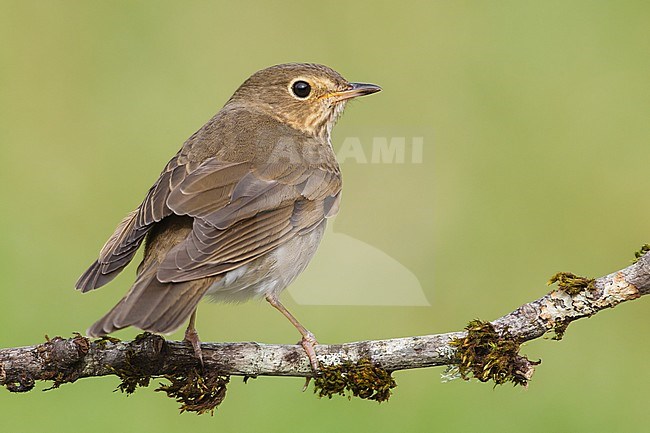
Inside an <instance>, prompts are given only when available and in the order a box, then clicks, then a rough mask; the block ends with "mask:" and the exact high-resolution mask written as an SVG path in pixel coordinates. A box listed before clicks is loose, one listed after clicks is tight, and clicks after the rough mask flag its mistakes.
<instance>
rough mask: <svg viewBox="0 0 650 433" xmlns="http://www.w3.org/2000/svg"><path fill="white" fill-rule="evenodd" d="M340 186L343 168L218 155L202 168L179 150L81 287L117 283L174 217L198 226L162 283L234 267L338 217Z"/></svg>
mask: <svg viewBox="0 0 650 433" xmlns="http://www.w3.org/2000/svg"><path fill="white" fill-rule="evenodd" d="M340 189H341V182H340V176H339V173H338V167H332V168H324V167H313V168H306V167H303V166H300V165H295V164H289V163H272V164H265V165H263V166H260V167H258V168H257V169H253V168H252V166H251V164H250V163H249V162H243V163H224V162H221V161H219V160H217V159H216V158H210V159H208V160H206V161H205V162H204V163H203V164H201V165H200V166H198V167H196V165H195V164H193V163H191V162H189V161H187V158H185V157H184V155H183V154H182V153H179V154H178V155H177V156H176V157H175V158H174V159H172V160H171V161H170V162H169V164H168V165H167V167H166V168H165V170H164V171H163V173H162V174H161V176H160V178H159V180H158V181H157V182H156V184H155V185H154V186H153V187H152V188H151V189H150V190H149V193H148V194H147V197H146V198H145V200H144V201H143V202H142V204H141V205H140V206H139V207H138V208H137V209H135V210H134V211H133V212H131V213H130V214H129V215H127V217H126V218H125V219H124V220H123V221H122V222H121V223H120V225H119V226H118V227H117V229H116V231H115V233H114V234H113V235H112V236H111V238H110V239H109V240H108V241H107V242H106V244H105V245H104V247H103V248H102V250H101V252H100V256H99V259H98V260H97V261H95V263H93V265H91V266H90V268H89V269H88V270H87V271H86V272H85V273H84V274H83V275H82V276H81V277H80V279H79V280H78V281H77V284H76V287H77V288H78V289H79V290H82V291H83V292H86V291H89V290H92V289H95V288H98V287H101V286H102V285H104V284H106V283H108V282H109V281H111V280H112V279H113V278H115V276H116V275H117V274H118V273H119V272H120V271H121V270H122V269H123V268H124V267H125V266H126V265H127V264H128V263H129V262H130V261H131V259H132V258H133V256H134V255H135V253H136V251H137V249H138V247H139V246H140V244H141V243H142V241H143V240H144V237H145V235H146V234H147V232H148V231H149V230H150V229H151V227H152V226H153V224H155V223H156V222H158V221H160V220H161V219H162V218H164V217H166V216H169V215H171V214H172V213H175V214H177V215H189V216H192V217H194V218H195V221H194V227H193V230H192V233H191V234H190V235H189V236H188V238H187V239H186V241H184V242H181V243H180V244H179V245H177V246H176V247H175V248H174V249H172V250H171V251H170V253H169V255H168V258H167V259H166V260H164V261H163V263H162V264H161V266H160V269H159V271H158V278H159V280H160V281H162V282H164V281H189V280H192V279H196V278H201V277H204V276H210V275H217V274H219V273H222V272H225V271H227V270H230V269H234V268H236V267H238V266H240V265H241V264H243V263H246V262H248V261H251V260H253V259H255V258H256V257H259V256H260V255H262V254H264V253H265V252H267V251H269V250H270V249H273V248H275V247H276V246H277V245H279V244H281V243H282V242H284V241H286V240H288V239H290V238H291V237H292V236H295V235H296V234H297V233H300V232H304V231H305V230H308V229H310V228H312V227H314V226H315V225H317V224H318V223H319V222H320V221H322V219H323V218H325V217H329V216H331V215H333V214H335V213H336V211H337V210H338V199H339V193H340Z"/></svg>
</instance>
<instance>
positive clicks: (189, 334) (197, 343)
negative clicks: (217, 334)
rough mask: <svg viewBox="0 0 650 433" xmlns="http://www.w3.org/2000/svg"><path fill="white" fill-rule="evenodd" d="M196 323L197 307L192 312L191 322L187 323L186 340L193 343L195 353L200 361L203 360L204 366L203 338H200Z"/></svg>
mask: <svg viewBox="0 0 650 433" xmlns="http://www.w3.org/2000/svg"><path fill="white" fill-rule="evenodd" d="M195 323H196V309H194V312H192V315H191V316H190V323H189V324H188V325H187V329H186V330H185V339H184V341H187V342H188V343H190V344H191V345H192V348H193V349H194V355H195V356H196V357H197V358H199V361H201V366H203V352H201V340H199V334H198V332H196V328H195V327H194V324H195Z"/></svg>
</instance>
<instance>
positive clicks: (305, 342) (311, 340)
mask: <svg viewBox="0 0 650 433" xmlns="http://www.w3.org/2000/svg"><path fill="white" fill-rule="evenodd" d="M266 300H267V301H268V303H269V304H271V305H272V306H273V307H274V308H275V309H276V310H278V311H279V312H280V313H282V314H283V315H284V317H286V318H287V319H289V322H291V324H292V325H293V326H295V327H296V329H297V330H298V332H300V335H302V339H301V340H300V345H301V346H302V348H303V349H305V352H306V353H307V357H308V358H309V362H310V363H311V368H312V369H313V370H314V371H315V372H317V371H318V358H317V357H316V350H315V349H314V347H315V346H316V345H317V344H318V341H316V337H314V334H312V333H311V332H309V331H308V330H307V329H306V328H305V327H304V326H302V325H301V324H300V322H298V319H296V318H295V317H293V314H291V313H290V312H289V310H287V309H286V308H285V307H284V305H282V303H281V302H280V300H279V299H278V298H276V297H275V296H271V295H268V296H267V297H266Z"/></svg>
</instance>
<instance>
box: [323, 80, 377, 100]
mask: <svg viewBox="0 0 650 433" xmlns="http://www.w3.org/2000/svg"><path fill="white" fill-rule="evenodd" d="M380 90H381V87H379V86H377V85H376V84H366V83H350V88H349V89H346V90H341V91H339V92H332V93H328V94H327V95H325V97H326V98H331V99H333V100H334V101H336V102H339V101H345V100H346V99H351V98H356V97H357V96H364V95H370V94H372V93H377V92H379V91H380Z"/></svg>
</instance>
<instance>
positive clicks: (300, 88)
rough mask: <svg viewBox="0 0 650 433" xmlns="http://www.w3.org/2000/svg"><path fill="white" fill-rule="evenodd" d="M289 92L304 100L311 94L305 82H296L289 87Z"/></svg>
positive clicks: (309, 87)
mask: <svg viewBox="0 0 650 433" xmlns="http://www.w3.org/2000/svg"><path fill="white" fill-rule="evenodd" d="M291 90H293V94H294V95H296V96H297V97H299V98H306V97H307V96H309V94H310V93H311V86H310V85H309V83H308V82H306V81H296V82H295V83H293V86H291Z"/></svg>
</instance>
